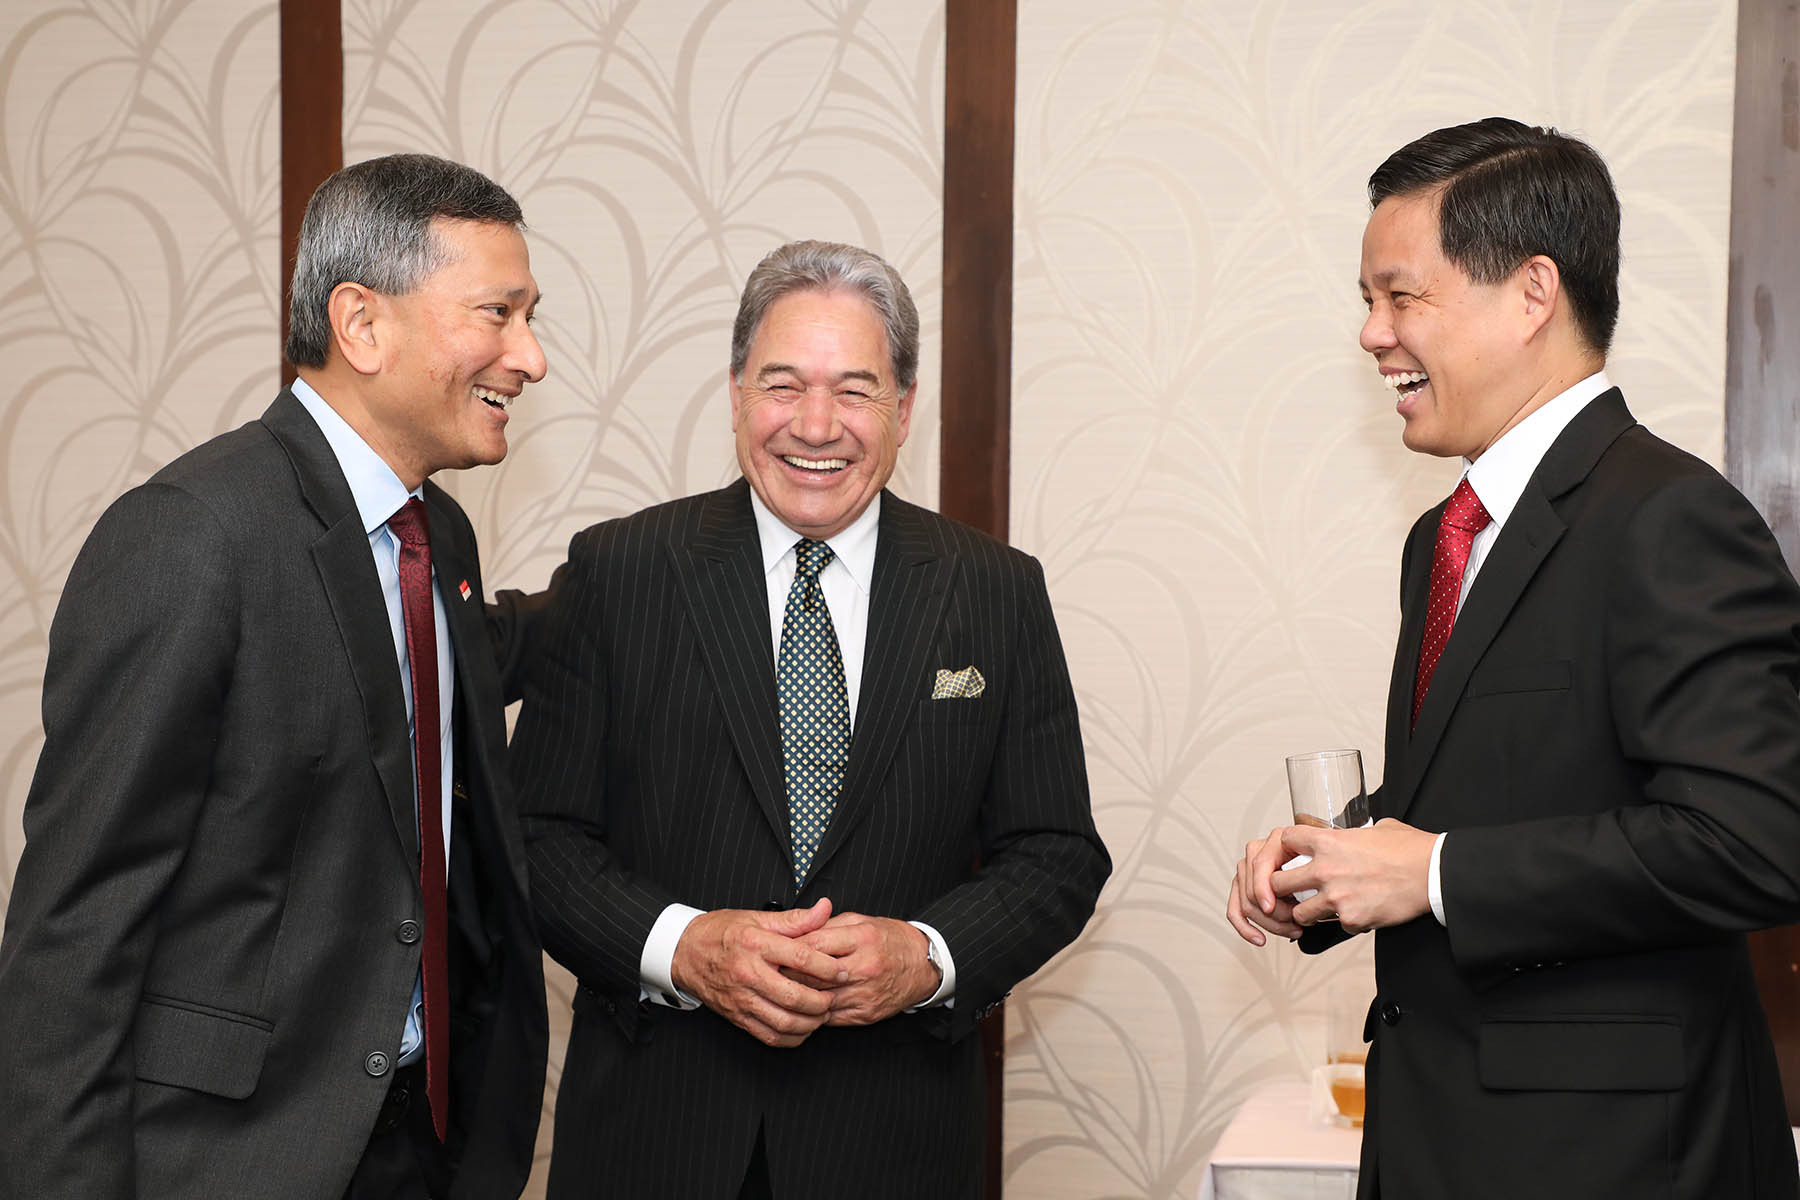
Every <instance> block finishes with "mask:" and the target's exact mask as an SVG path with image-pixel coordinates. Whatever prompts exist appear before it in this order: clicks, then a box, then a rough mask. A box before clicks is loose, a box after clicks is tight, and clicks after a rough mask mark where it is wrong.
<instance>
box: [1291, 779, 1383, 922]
mask: <svg viewBox="0 0 1800 1200" xmlns="http://www.w3.org/2000/svg"><path fill="white" fill-rule="evenodd" d="M1287 777H1288V798H1289V799H1290V800H1292V801H1293V804H1294V824H1296V825H1311V826H1313V827H1314V828H1315V829H1355V828H1357V827H1359V826H1362V825H1367V824H1368V823H1369V797H1368V795H1367V794H1366V793H1365V792H1364V791H1363V773H1362V751H1360V750H1315V751H1313V752H1312V753H1311V754H1293V755H1289V756H1288V760H1287ZM1311 861H1312V856H1310V855H1306V854H1301V855H1297V856H1296V857H1294V858H1291V859H1289V860H1288V861H1287V862H1285V863H1283V864H1282V870H1284V871H1285V870H1288V869H1289V868H1291V867H1299V866H1304V865H1305V864H1307V863H1309V862H1311ZM1316 895H1318V893H1317V892H1316V891H1311V890H1308V891H1301V892H1295V893H1294V895H1293V897H1292V899H1293V901H1294V903H1295V904H1299V903H1300V902H1301V901H1303V900H1311V899H1312V898H1313V897H1314V896H1316Z"/></svg>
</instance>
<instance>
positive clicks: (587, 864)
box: [513, 242, 1110, 1200]
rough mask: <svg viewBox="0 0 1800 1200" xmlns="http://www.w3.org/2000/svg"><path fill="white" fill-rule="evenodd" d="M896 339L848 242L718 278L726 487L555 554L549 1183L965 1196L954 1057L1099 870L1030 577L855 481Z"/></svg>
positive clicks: (537, 796)
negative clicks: (555, 1027) (723, 327)
mask: <svg viewBox="0 0 1800 1200" xmlns="http://www.w3.org/2000/svg"><path fill="white" fill-rule="evenodd" d="M918 336H919V323H918V314H917V312H916V311H915V310H914V307H913V304H912V300H911V298H910V296H908V294H907V291H906V285H905V284H904V283H903V282H902V281H901V280H900V277H899V275H898V274H897V273H896V272H895V271H894V270H893V269H892V268H891V267H889V266H888V265H887V264H886V263H885V262H883V261H882V260H881V259H879V258H877V257H876V256H875V255H873V254H870V253H868V252H867V251H864V250H858V249H856V248H854V247H850V246H842V245H833V244H829V243H822V242H800V243H794V244H792V245H788V246H783V247H782V248H780V249H778V250H776V251H775V252H774V253H772V254H770V255H769V256H768V257H767V258H765V259H764V260H763V262H762V263H761V264H760V265H759V266H758V267H757V268H756V270H755V271H754V272H753V273H752V274H751V277H750V280H749V282H748V283H747V284H746V286H745V288H744V295H743V300H742V302H741V304H740V307H739V310H738V316H737V322H736V325H735V328H734V330H733V336H732V356H731V359H732V360H731V370H730V374H729V378H728V381H727V382H728V386H729V389H730V394H731V414H732V425H733V428H734V429H735V430H736V431H737V453H738V464H739V466H740V467H741V468H742V470H743V472H744V476H745V478H744V479H740V480H738V481H737V482H736V483H733V484H732V485H731V486H729V487H726V488H724V489H722V490H720V491H717V492H711V493H708V494H705V495H699V496H691V497H688V498H687V499H684V500H677V501H675V502H674V503H671V504H665V505H661V506H659V507H656V508H651V509H648V510H646V511H644V512H641V513H638V514H637V515H635V516H631V517H627V518H624V519H623V520H618V521H610V522H607V523H604V524H601V525H597V526H594V527H593V528H591V529H588V530H586V531H585V532H583V533H581V534H579V535H577V536H576V538H575V540H574V543H573V545H572V546H571V548H570V554H569V562H568V564H567V567H566V568H565V571H564V576H563V578H562V581H561V586H560V587H559V588H557V589H556V593H555V594H556V599H555V601H554V604H553V605H552V608H551V612H550V615H549V617H548V624H549V628H548V630H547V631H546V632H545V633H544V634H543V635H542V636H543V646H544V650H543V652H542V654H541V655H540V656H539V659H538V665H537V668H536V669H535V670H534V671H533V672H532V674H531V677H530V680H529V681H528V683H527V686H526V699H525V708H524V710H523V712H522V714H521V716H520V719H519V726H518V731H517V734H516V737H515V740H514V744H513V764H514V768H515V777H516V778H517V780H518V782H519V785H520V789H521V790H520V802H521V809H522V811H523V813H524V816H525V822H526V840H527V843H528V853H529V855H530V857H531V863H532V870H533V889H534V892H533V896H534V902H535V903H536V905H537V911H538V914H539V919H540V922H541V924H542V928H543V932H544V939H545V944H546V947H547V948H548V949H549V951H550V952H551V953H552V954H553V955H555V956H556V957H557V958H558V959H559V960H560V961H561V962H563V963H564V964H566V965H567V966H568V967H569V968H570V969H571V970H572V971H574V973H575V974H576V975H577V976H578V977H579V979H580V982H581V988H580V991H579V993H578V994H577V997H576V1000H575V1024H574V1031H573V1034H572V1038H571V1042H570V1045H569V1055H568V1061H567V1066H566V1069H565V1071H564V1074H563V1082H562V1088H561V1091H560V1093H559V1096H558V1101H557V1121H556V1129H557V1135H556V1148H555V1153H554V1156H553V1158H552V1160H551V1177H550V1192H551V1194H552V1195H553V1196H557V1197H574V1196H598V1195H605V1196H650V1195H665V1196H680V1197H683V1198H684V1200H708V1198H729V1197H732V1196H738V1195H745V1196H769V1195H774V1196H779V1197H783V1198H784V1200H788V1198H796V1200H797V1198H804V1197H840V1196H844V1195H852V1194H853V1195H857V1196H861V1197H865V1198H877V1200H878V1198H882V1197H894V1198H899V1197H918V1196H932V1197H971V1196H975V1195H979V1193H980V1166H981V1155H982V1141H983V1134H984V1121H983V1117H982V1112H983V1093H984V1089H983V1080H984V1071H983V1061H982V1055H981V1046H980V1039H979V1038H975V1037H971V1036H969V1035H970V1033H971V1031H972V1030H973V1029H974V1027H975V1023H976V1022H977V1021H978V1020H979V1019H980V1017H981V1016H982V1015H983V1014H984V1013H986V1012H988V1011H989V1010H990V1009H991V1008H992V1007H993V1006H994V1005H995V1004H996V1003H998V1002H999V1000H1000V998H1001V997H1002V996H1004V995H1005V994H1006V991H1007V989H1008V988H1010V987H1012V985H1013V984H1015V983H1017V982H1018V981H1019V980H1020V979H1022V978H1024V977H1025V976H1026V975H1028V974H1030V973H1031V972H1032V971H1035V970H1036V969H1037V968H1038V967H1040V966H1041V965H1043V963H1044V962H1045V960H1046V959H1048V958H1049V957H1050V956H1051V955H1052V954H1054V953H1055V952H1056V951H1057V950H1059V949H1061V948H1062V947H1063V946H1065V945H1066V944H1068V942H1069V941H1070V940H1071V939H1073V938H1074V937H1075V935H1076V934H1077V933H1079V932H1080V930H1081V928H1082V925H1083V924H1084V923H1085V922H1086V920H1087V918H1088V916H1089V915H1090V914H1091V913H1092V911H1093V908H1094V902H1095V898H1096V896H1097V894H1098V893H1099V890H1100V885H1101V884H1102V882H1104V880H1105V879H1106V876H1107V873H1108V871H1109V870H1110V863H1109V861H1108V859H1107V856H1106V851H1105V849H1104V848H1103V847H1102V845H1101V843H1100V839H1099V837H1098V835H1097V834H1096V833H1095V830H1094V824H1093V819H1092V816H1091V814H1090V811H1089V804H1088V789H1087V774H1086V770H1085V766H1084V763H1083V758H1082V748H1081V733H1080V729H1079V727H1078V725H1077V723H1076V715H1075V698H1074V695H1073V692H1072V690H1071V688H1070V685H1069V675H1068V668H1067V666H1066V664H1065V662H1064V659H1063V654H1062V647H1061V643H1060V642H1059V640H1058V638H1057V634H1056V625H1055V621H1054V620H1053V618H1052V616H1051V612H1050V601H1049V597H1048V595H1047V594H1046V592H1045V587H1044V575H1043V570H1042V568H1041V567H1039V565H1038V563H1037V562H1036V561H1035V560H1034V559H1032V558H1030V557H1028V556H1026V555H1024V554H1022V553H1020V552H1018V551H1016V550H1012V549H1009V548H1007V547H1006V546H1003V545H1001V544H1000V543H998V542H995V541H994V540H992V539H991V538H988V537H985V536H983V535H981V534H979V533H976V532H975V531H973V530H971V529H968V528H966V527H965V526H962V525H958V524H956V523H955V522H953V521H948V520H945V519H944V518H942V517H939V516H937V515H935V514H933V513H930V512H927V511H925V510H924V509H921V508H918V507H915V506H914V505H911V504H908V503H906V502H905V501H903V500H901V499H899V498H898V497H896V496H894V495H892V494H890V493H888V492H887V491H886V490H885V487H886V484H887V482H888V479H889V477H890V476H891V475H892V474H893V470H894V462H895V457H896V455H897V453H898V451H899V448H900V445H901V443H902V442H903V441H904V440H905V438H906V432H907V427H908V424H909V421H910V419H911V415H912V407H913V397H914V393H915V379H914V377H915V374H916V371H917V367H918Z"/></svg>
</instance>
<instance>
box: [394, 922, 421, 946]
mask: <svg viewBox="0 0 1800 1200" xmlns="http://www.w3.org/2000/svg"><path fill="white" fill-rule="evenodd" d="M419 932H420V930H419V923H418V922H417V921H402V922H400V927H399V928H398V929H396V930H394V936H395V937H396V938H399V939H400V942H401V944H402V945H407V946H410V945H412V944H413V943H414V942H416V941H418V940H419Z"/></svg>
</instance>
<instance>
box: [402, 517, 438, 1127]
mask: <svg viewBox="0 0 1800 1200" xmlns="http://www.w3.org/2000/svg"><path fill="white" fill-rule="evenodd" d="M387 527H388V532H390V533H392V534H393V535H394V536H395V537H396V538H399V539H400V611H401V615H402V617H403V618H404V621H405V625H406V659H407V663H408V664H409V665H410V666H411V668H412V695H413V767H414V776H413V779H414V782H415V784H416V785H417V788H418V794H417V801H418V808H419V891H420V893H421V895H422V896H423V898H424V901H425V946H424V949H423V950H422V952H421V953H420V958H419V972H420V974H421V975H423V977H424V980H423V982H424V993H425V1094H426V1097H427V1098H428V1100H429V1102H430V1104H431V1127H432V1129H433V1130H434V1131H436V1133H437V1136H438V1141H440V1142H441V1141H443V1140H444V1138H445V1136H446V1134H447V1133H448V1130H449V1121H450V1009H449V1004H450V957H449V949H448V946H449V942H448V938H449V929H450V918H449V901H448V894H447V892H446V889H445V883H446V880H445V879H444V807H443V774H442V771H443V757H442V752H441V743H440V742H439V741H438V729H439V723H438V673H437V617H436V614H435V613H434V612H433V611H432V604H431V532H430V529H429V527H428V524H427V522H426V520H425V504H424V502H423V501H421V500H420V499H419V498H418V497H416V496H415V497H413V498H412V499H411V500H408V501H407V502H406V503H405V504H403V505H401V506H400V511H399V512H397V513H395V514H394V515H393V516H391V517H389V518H388V521H387Z"/></svg>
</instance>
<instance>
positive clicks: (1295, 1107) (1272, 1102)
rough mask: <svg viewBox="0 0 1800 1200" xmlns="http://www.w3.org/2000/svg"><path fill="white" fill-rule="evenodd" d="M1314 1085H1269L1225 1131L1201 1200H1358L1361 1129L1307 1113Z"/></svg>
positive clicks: (1202, 1186)
mask: <svg viewBox="0 0 1800 1200" xmlns="http://www.w3.org/2000/svg"><path fill="white" fill-rule="evenodd" d="M1311 1095H1312V1088H1311V1085H1309V1084H1307V1083H1304V1082H1299V1081H1283V1082H1280V1083H1270V1084H1265V1085H1263V1086H1262V1087H1261V1088H1259V1089H1257V1090H1256V1091H1255V1092H1252V1093H1251V1095H1250V1098H1249V1099H1248V1100H1246V1101H1244V1106H1243V1107H1242V1108H1240V1109H1238V1114H1237V1116H1235V1117H1233V1118H1232V1119H1231V1124H1230V1125H1228V1126H1226V1127H1225V1132H1224V1133H1223V1134H1221V1135H1220V1137H1219V1144H1218V1145H1217V1146H1214V1147H1213V1153H1212V1161H1211V1162H1210V1163H1208V1164H1207V1167H1206V1173H1205V1174H1204V1175H1202V1176H1201V1177H1200V1200H1355V1196H1356V1164H1357V1160H1358V1158H1359V1157H1360V1155H1361V1154H1362V1130H1360V1129H1340V1128H1338V1127H1337V1126H1335V1125H1325V1124H1322V1123H1320V1122H1318V1121H1315V1120H1313V1119H1312V1117H1311V1116H1310V1115H1309V1114H1308V1107H1309V1104H1310V1101H1311Z"/></svg>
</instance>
